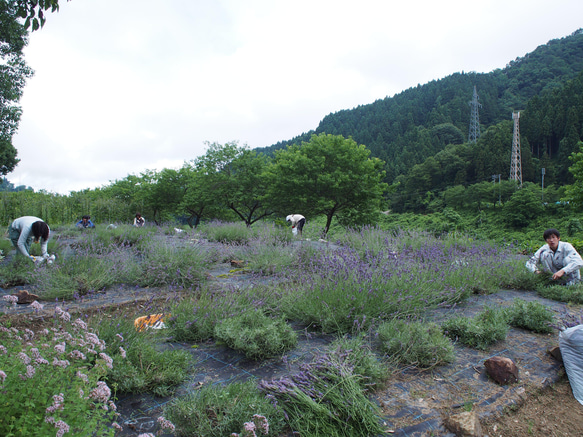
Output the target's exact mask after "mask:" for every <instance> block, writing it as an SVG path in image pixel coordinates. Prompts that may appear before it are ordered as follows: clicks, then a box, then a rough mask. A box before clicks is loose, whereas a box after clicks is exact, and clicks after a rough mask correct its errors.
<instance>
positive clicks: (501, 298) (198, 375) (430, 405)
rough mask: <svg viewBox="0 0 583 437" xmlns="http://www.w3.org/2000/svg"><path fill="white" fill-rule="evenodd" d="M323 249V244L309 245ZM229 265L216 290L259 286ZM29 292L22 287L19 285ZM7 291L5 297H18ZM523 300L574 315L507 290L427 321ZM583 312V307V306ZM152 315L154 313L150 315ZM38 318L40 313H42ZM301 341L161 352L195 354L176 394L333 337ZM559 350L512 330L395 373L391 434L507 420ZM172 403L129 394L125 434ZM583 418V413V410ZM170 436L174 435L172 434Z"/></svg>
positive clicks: (546, 382) (145, 295)
mask: <svg viewBox="0 0 583 437" xmlns="http://www.w3.org/2000/svg"><path fill="white" fill-rule="evenodd" d="M303 244H312V245H316V246H318V245H321V246H322V248H324V247H329V246H328V245H325V244H323V243H317V242H303ZM231 269H232V267H231V266H230V264H228V263H222V264H217V265H216V266H215V267H213V269H211V271H209V278H210V281H211V284H212V286H216V287H253V286H254V285H255V283H256V281H257V278H256V277H255V276H253V275H251V274H230V273H229V272H230V271H231ZM18 288H22V287H18ZM16 289H17V288H15V289H10V290H3V289H0V295H2V294H10V293H13V292H15V290H16ZM170 297H171V294H168V293H166V294H164V293H160V290H150V289H143V288H131V287H118V288H115V289H112V290H108V291H106V292H103V293H95V294H92V295H89V296H85V297H84V298H82V299H78V300H76V301H71V302H44V304H45V308H44V311H43V313H44V314H45V315H47V314H52V312H54V308H55V307H56V306H57V305H59V306H61V307H62V308H64V309H68V310H69V311H72V312H77V311H79V312H84V311H89V310H94V309H98V308H102V307H105V306H118V305H124V304H130V303H135V304H136V305H138V306H140V305H141V306H142V308H144V311H147V309H148V307H149V305H150V302H151V301H152V300H153V299H160V298H166V299H168V298H170ZM515 298H521V299H523V300H526V301H531V300H533V301H539V302H541V303H543V304H544V305H546V306H547V307H549V308H551V309H552V310H553V311H555V312H556V313H557V314H564V313H566V312H572V311H574V308H572V307H569V306H567V305H565V304H562V303H559V302H555V301H551V300H548V299H544V298H541V297H540V296H538V295H537V294H535V293H534V292H521V291H513V290H500V291H499V292H497V293H496V294H493V295H474V296H472V297H471V298H470V299H468V300H467V301H465V302H463V303H462V304H460V305H457V306H455V307H453V308H449V309H439V310H431V311H428V312H427V313H426V314H425V318H426V319H428V320H433V321H437V322H439V321H442V320H444V319H446V318H449V317H453V316H458V315H465V316H470V315H474V314H476V313H477V312H479V311H481V310H482V309H484V307H485V306H494V307H502V306H508V305H510V304H511V303H512V302H513V300H514V299H515ZM576 309H577V310H578V308H576ZM0 312H4V313H13V314H32V310H31V309H30V307H29V306H28V305H19V306H17V307H16V308H15V309H9V307H8V306H7V304H6V303H4V302H3V301H2V300H1V299H0ZM146 313H147V312H146ZM37 316H38V315H37ZM296 328H297V330H298V334H299V343H298V346H297V348H296V349H294V350H293V351H291V352H290V353H288V354H287V356H286V357H285V359H282V358H275V359H270V360H264V361H261V362H254V361H250V360H248V359H246V358H245V357H244V356H243V355H241V354H239V353H237V352H235V351H233V350H230V349H228V348H226V347H224V346H220V345H217V344H214V343H213V342H207V343H202V344H197V345H196V347H193V344H190V343H172V342H168V343H164V344H162V345H160V347H161V348H167V349H183V350H186V351H188V352H189V353H190V354H191V355H192V367H191V372H190V376H189V379H188V382H187V383H185V384H183V385H182V386H181V387H180V388H179V389H178V390H177V392H176V394H175V396H181V395H184V394H186V393H189V392H192V391H193V390H197V389H199V388H200V387H202V386H204V385H206V384H217V383H230V382H235V381H244V380H247V379H249V378H257V379H271V378H277V377H280V376H284V375H286V374H289V373H292V372H295V371H296V370H297V369H298V367H299V365H300V364H301V363H304V362H308V361H311V360H312V358H313V357H314V356H315V355H317V354H319V353H322V352H324V351H325V350H326V347H327V345H328V344H329V343H330V341H331V340H332V337H330V336H325V335H314V334H313V333H309V332H307V331H305V330H303V329H301V327H296ZM557 345H558V334H556V333H553V334H551V335H543V334H534V333H532V332H528V331H524V330H520V329H511V330H510V331H509V333H508V336H507V338H506V340H505V341H502V342H499V343H498V344H496V345H495V346H494V347H492V348H491V349H490V350H489V351H487V352H481V351H477V350H474V349H469V348H465V347H463V346H459V345H456V346H455V355H456V359H455V362H453V363H451V364H449V365H446V366H440V367H436V368H433V369H430V370H425V371H419V370H417V369H415V368H408V369H403V370H402V371H401V372H400V373H398V374H396V375H394V377H393V378H392V379H391V381H389V383H388V385H387V387H386V388H385V389H384V390H382V391H380V392H377V393H376V394H375V395H374V399H375V400H376V401H377V402H378V404H379V405H380V406H381V408H382V411H383V419H384V421H385V423H386V429H387V432H389V433H390V435H394V436H403V437H417V436H418V437H421V436H427V435H432V436H447V437H453V436H454V434H451V433H449V432H448V431H447V430H446V429H445V427H444V426H443V422H442V419H443V417H444V415H448V414H451V413H455V412H461V411H465V410H466V409H470V408H471V409H473V410H474V411H476V412H477V414H478V415H479V417H480V420H481V421H487V420H492V419H495V418H497V417H499V416H500V415H501V414H502V413H503V412H504V411H506V410H508V408H511V407H512V406H515V405H519V404H521V403H523V402H524V400H525V399H526V398H527V396H528V395H529V393H530V394H532V393H533V392H535V391H536V390H538V389H543V388H545V387H549V386H551V385H553V384H554V383H556V382H557V381H558V380H559V379H560V377H561V375H562V365H561V364H560V363H559V362H557V361H556V360H555V359H554V358H552V357H551V356H550V355H549V354H548V353H547V351H548V349H549V348H551V347H553V346H557ZM492 356H504V357H508V358H511V359H512V360H513V361H514V362H515V363H516V364H517V366H518V368H519V371H520V381H519V383H516V384H512V385H506V386H500V385H498V384H496V383H494V382H493V381H491V380H489V379H488V377H487V375H486V372H485V368H484V365H483V363H484V361H485V360H486V359H488V358H489V357H492ZM171 400H172V398H156V397H154V396H151V395H129V396H121V397H120V398H119V399H118V401H117V405H118V411H119V412H120V413H121V415H122V417H121V420H120V423H122V425H123V427H124V430H123V431H121V432H119V433H117V434H116V435H119V436H137V435H138V434H139V433H146V432H152V433H154V432H155V431H156V418H157V417H158V416H160V415H161V414H162V411H163V408H164V406H165V405H166V403H168V402H170V401H171ZM581 412H583V408H582V410H581ZM165 435H169V434H165Z"/></svg>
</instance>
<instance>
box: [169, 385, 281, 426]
mask: <svg viewBox="0 0 583 437" xmlns="http://www.w3.org/2000/svg"><path fill="white" fill-rule="evenodd" d="M164 413H165V416H166V417H167V418H168V419H169V420H171V421H172V422H173V423H174V424H175V425H176V434H177V435H178V436H204V437H225V436H229V435H231V434H232V433H238V432H241V431H242V428H243V424H244V423H245V422H248V421H250V420H251V418H252V417H253V415H255V414H260V415H262V416H264V417H265V418H266V419H267V421H268V423H269V435H274V436H278V435H282V432H283V430H284V427H285V423H284V418H283V414H282V413H281V411H277V410H276V408H275V407H274V406H273V405H272V403H271V402H270V400H269V399H267V398H266V397H265V395H263V394H262V393H261V392H260V391H259V390H258V389H257V386H256V384H255V382H254V381H247V382H243V383H241V382H234V383H231V384H229V385H227V386H223V385H218V384H217V385H204V386H203V387H202V388H200V389H199V390H197V391H195V392H193V393H190V394H188V395H186V396H184V397H181V398H178V399H175V400H173V401H172V402H171V403H170V404H168V405H167V407H166V408H165V410H164Z"/></svg>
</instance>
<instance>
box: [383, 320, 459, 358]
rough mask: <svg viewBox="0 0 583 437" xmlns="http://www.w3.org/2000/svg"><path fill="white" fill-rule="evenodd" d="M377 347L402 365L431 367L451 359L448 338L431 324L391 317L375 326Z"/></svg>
mask: <svg viewBox="0 0 583 437" xmlns="http://www.w3.org/2000/svg"><path fill="white" fill-rule="evenodd" d="M377 333H378V339H379V341H380V342H381V350H382V351H383V352H384V353H386V354H387V355H389V359H391V360H394V361H395V362H396V363H399V364H403V365H415V366H418V367H432V366H438V365H440V364H444V363H449V362H452V361H453V360H454V358H455V356H454V351H453V344H452V342H451V340H450V339H449V338H447V337H445V336H444V335H443V332H442V330H441V329H440V327H439V326H438V325H436V324H435V323H426V322H417V321H409V322H406V321H405V320H400V319H393V320H390V321H388V322H385V323H383V324H381V325H380V326H379V327H378V329H377Z"/></svg>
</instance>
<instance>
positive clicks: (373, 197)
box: [268, 134, 387, 234]
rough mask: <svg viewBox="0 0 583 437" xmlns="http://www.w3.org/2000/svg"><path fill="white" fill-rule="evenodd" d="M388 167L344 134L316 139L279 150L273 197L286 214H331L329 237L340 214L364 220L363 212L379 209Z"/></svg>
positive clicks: (272, 178) (273, 171)
mask: <svg viewBox="0 0 583 437" xmlns="http://www.w3.org/2000/svg"><path fill="white" fill-rule="evenodd" d="M383 166H384V163H383V162H382V161H381V160H380V159H378V158H371V157H370V150H368V149H367V148H366V147H365V146H364V145H359V144H357V143H356V142H355V141H354V140H352V139H346V138H344V137H343V136H341V135H326V134H320V135H313V136H312V138H311V140H310V141H309V142H304V143H302V144H301V145H292V146H290V147H288V148H287V149H285V150H279V151H277V152H276V155H275V160H274V163H273V165H272V166H271V168H270V177H269V188H268V195H269V197H270V198H271V199H272V202H273V204H274V205H276V206H277V207H278V209H279V211H280V212H281V213H283V212H286V213H287V214H296V213H299V214H302V215H304V216H308V217H309V216H310V215H311V216H316V215H320V214H323V215H325V216H326V226H325V229H324V234H326V233H327V232H328V230H329V229H330V224H331V223H332V219H333V217H334V216H336V215H341V214H347V215H348V214H351V215H353V216H355V217H360V218H361V220H362V219H363V217H362V215H361V214H358V212H359V210H360V212H362V211H370V210H372V209H374V210H376V211H379V210H380V204H381V201H382V198H383V197H382V196H383V193H384V192H385V191H386V189H387V184H385V183H384V182H382V180H383V178H384V171H383Z"/></svg>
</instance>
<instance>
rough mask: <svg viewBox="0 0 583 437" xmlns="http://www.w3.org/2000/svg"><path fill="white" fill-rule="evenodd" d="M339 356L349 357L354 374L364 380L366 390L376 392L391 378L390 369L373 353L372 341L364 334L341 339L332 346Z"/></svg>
mask: <svg viewBox="0 0 583 437" xmlns="http://www.w3.org/2000/svg"><path fill="white" fill-rule="evenodd" d="M330 349H331V350H334V353H335V354H336V355H338V356H341V355H347V356H348V361H349V362H350V364H351V365H352V366H354V367H353V370H352V373H353V374H355V375H358V377H359V378H363V382H364V385H365V388H366V390H369V391H375V390H376V389H378V388H380V387H381V386H382V385H383V384H384V383H385V382H386V381H387V379H388V378H389V370H390V367H389V365H388V363H385V362H382V361H381V360H379V359H378V357H377V356H376V354H375V353H374V352H373V349H372V345H371V341H370V340H369V339H367V337H366V336H365V335H364V334H359V335H354V336H350V337H341V338H339V339H337V340H334V341H333V342H332V343H331V344H330Z"/></svg>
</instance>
